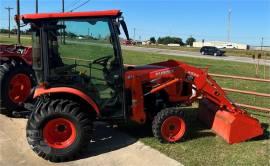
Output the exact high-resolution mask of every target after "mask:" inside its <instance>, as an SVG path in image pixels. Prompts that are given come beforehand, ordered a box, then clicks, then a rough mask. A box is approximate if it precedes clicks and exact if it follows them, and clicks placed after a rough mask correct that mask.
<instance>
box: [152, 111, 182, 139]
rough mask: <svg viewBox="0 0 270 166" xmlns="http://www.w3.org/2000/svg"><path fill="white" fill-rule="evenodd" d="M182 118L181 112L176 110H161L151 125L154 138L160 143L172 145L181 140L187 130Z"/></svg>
mask: <svg viewBox="0 0 270 166" xmlns="http://www.w3.org/2000/svg"><path fill="white" fill-rule="evenodd" d="M183 117H184V116H183V112H182V111H180V110H179V109H176V108H166V109H163V110H161V111H160V112H159V113H158V114H157V115H156V116H155V117H154V120H153V123H152V131H153V134H154V136H155V137H156V138H157V139H159V140H160V141H161V142H169V143H172V142H177V141H180V140H182V139H183V138H184V136H185V134H186V128H187V127H186V122H185V120H184V118H183Z"/></svg>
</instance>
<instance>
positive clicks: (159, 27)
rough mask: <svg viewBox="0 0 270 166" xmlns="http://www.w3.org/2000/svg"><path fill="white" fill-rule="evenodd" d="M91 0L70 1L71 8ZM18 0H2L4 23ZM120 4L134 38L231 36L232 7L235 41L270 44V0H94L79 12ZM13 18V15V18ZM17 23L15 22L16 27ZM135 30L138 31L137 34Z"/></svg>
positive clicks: (57, 3) (46, 0)
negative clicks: (9, 10) (228, 30)
mask: <svg viewBox="0 0 270 166" xmlns="http://www.w3.org/2000/svg"><path fill="white" fill-rule="evenodd" d="M20 1H21V2H20V3H21V13H22V14H24V13H34V12H35V0H20ZM85 1H87V0H65V9H66V11H69V10H72V9H73V8H75V7H77V6H79V5H80V4H82V3H83V2H85ZM61 2H62V0H39V12H40V13H44V12H61V10H62V8H61ZM8 6H9V7H13V8H14V9H13V10H12V11H11V15H14V14H15V12H16V0H0V13H1V15H0V28H7V26H8V15H7V14H8V12H7V10H6V9H5V7H8ZM107 9H120V10H121V11H122V12H123V15H124V17H125V20H126V22H127V25H128V27H129V33H130V36H131V37H132V38H134V37H135V39H137V40H139V39H141V40H146V39H149V38H150V37H151V36H154V37H156V38H158V37H159V36H161V37H162V36H176V37H180V38H182V39H183V40H184V41H185V40H186V38H188V37H190V36H192V37H194V38H196V40H197V41H201V40H202V39H204V40H205V41H213V40H218V41H226V40H227V29H228V11H229V9H231V11H232V12H231V26H230V27H231V28H230V29H231V33H230V34H231V35H230V36H231V41H232V42H240V43H245V44H250V45H257V46H258V45H261V40H262V37H263V38H264V45H268V46H270V0H90V1H89V3H87V4H86V5H84V6H82V7H81V8H79V9H77V10H75V11H93V10H107ZM12 21H13V17H12ZM14 26H15V24H14V22H12V27H14ZM134 32H135V33H134Z"/></svg>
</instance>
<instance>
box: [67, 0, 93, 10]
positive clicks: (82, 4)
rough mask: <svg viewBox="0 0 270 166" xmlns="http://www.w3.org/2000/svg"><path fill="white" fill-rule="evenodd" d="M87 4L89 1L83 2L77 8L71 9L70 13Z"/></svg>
mask: <svg viewBox="0 0 270 166" xmlns="http://www.w3.org/2000/svg"><path fill="white" fill-rule="evenodd" d="M88 2H90V0H87V1H85V2H83V3H81V4H80V5H79V6H77V7H75V8H73V9H71V10H70V12H73V11H74V10H77V9H79V8H81V7H83V6H84V5H86V4H87V3H88Z"/></svg>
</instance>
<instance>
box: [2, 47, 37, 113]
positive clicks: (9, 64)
mask: <svg viewBox="0 0 270 166" xmlns="http://www.w3.org/2000/svg"><path fill="white" fill-rule="evenodd" d="M34 80H35V79H34V72H33V70H32V47H24V46H20V45H5V44H2V45H0V90H1V93H0V100H1V107H4V108H6V109H5V112H4V113H6V114H8V115H11V112H12V111H14V110H16V111H20V110H23V108H22V104H21V103H23V102H25V101H26V100H27V99H28V96H29V94H30V91H31V89H32V87H33V85H34Z"/></svg>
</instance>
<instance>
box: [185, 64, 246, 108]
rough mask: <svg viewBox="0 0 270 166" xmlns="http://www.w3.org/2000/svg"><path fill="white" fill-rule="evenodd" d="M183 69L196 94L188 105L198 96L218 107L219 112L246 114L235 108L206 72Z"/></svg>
mask: <svg viewBox="0 0 270 166" xmlns="http://www.w3.org/2000/svg"><path fill="white" fill-rule="evenodd" d="M184 69H185V70H186V73H187V75H186V79H187V81H191V82H192V84H193V85H194V86H195V90H196V92H197V93H196V95H195V96H192V97H191V98H190V101H189V102H190V103H192V102H193V101H194V100H197V98H198V97H199V96H203V98H206V99H208V100H210V101H212V102H213V103H215V104H216V105H218V106H219V108H220V109H221V110H225V111H228V112H231V113H246V112H245V111H243V110H241V109H239V108H238V107H237V106H235V105H234V104H233V103H232V102H231V101H230V100H229V99H228V98H227V97H226V93H225V92H224V91H223V90H222V88H221V87H220V86H219V85H218V84H217V83H216V81H215V80H213V79H212V78H211V76H209V75H208V73H207V71H206V70H203V69H199V68H196V67H193V66H189V65H185V66H184Z"/></svg>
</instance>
